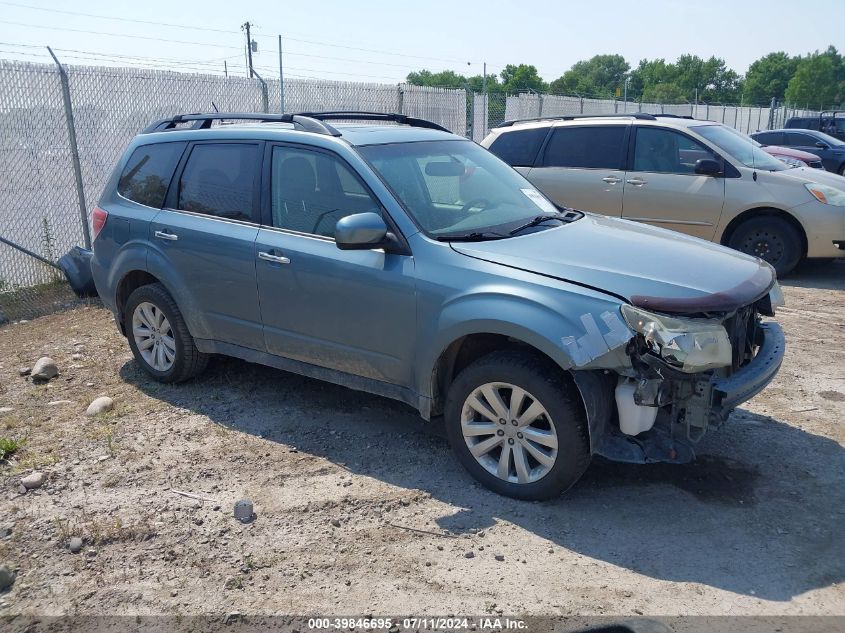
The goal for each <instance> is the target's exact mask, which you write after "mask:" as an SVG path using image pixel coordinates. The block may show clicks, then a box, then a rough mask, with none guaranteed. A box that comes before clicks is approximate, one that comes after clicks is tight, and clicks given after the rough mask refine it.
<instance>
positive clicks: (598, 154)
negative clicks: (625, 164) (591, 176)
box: [543, 125, 627, 169]
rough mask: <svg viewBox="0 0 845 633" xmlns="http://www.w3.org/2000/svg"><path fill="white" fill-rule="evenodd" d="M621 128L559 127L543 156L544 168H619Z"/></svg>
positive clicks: (621, 143) (623, 129)
mask: <svg viewBox="0 0 845 633" xmlns="http://www.w3.org/2000/svg"><path fill="white" fill-rule="evenodd" d="M626 129H627V126H624V125H603V126H601V127H580V126H579V127H559V128H556V129H555V131H554V132H553V133H552V138H551V139H550V140H549V144H548V145H547V146H546V151H545V155H544V157H543V165H544V166H545V167H581V168H584V169H622V156H623V148H624V141H625V130H626Z"/></svg>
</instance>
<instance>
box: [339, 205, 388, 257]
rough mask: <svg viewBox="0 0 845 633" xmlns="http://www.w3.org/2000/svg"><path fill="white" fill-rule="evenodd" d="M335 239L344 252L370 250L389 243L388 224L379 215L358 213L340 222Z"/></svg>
mask: <svg viewBox="0 0 845 633" xmlns="http://www.w3.org/2000/svg"><path fill="white" fill-rule="evenodd" d="M334 239H335V242H336V243H337V247H338V248H339V249H340V250H342V251H354V250H369V249H371V248H379V247H381V246H384V245H385V243H386V242H387V241H388V232H387V224H385V223H384V219H383V218H382V217H381V216H380V215H379V214H378V213H356V214H354V215H347V216H346V217H345V218H341V219H340V220H338V222H337V224H336V225H335V228H334Z"/></svg>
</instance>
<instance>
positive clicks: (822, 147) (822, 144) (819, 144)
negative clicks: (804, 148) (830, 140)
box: [816, 141, 827, 149]
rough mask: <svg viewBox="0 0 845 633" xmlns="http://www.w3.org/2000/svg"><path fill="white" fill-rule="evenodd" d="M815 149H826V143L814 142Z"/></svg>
mask: <svg viewBox="0 0 845 633" xmlns="http://www.w3.org/2000/svg"><path fill="white" fill-rule="evenodd" d="M816 147H820V148H821V149H827V143H825V142H823V141H816Z"/></svg>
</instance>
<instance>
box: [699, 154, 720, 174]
mask: <svg viewBox="0 0 845 633" xmlns="http://www.w3.org/2000/svg"><path fill="white" fill-rule="evenodd" d="M695 173H697V174H701V175H702V176H718V175H719V174H721V173H722V166H721V165H720V164H719V161H717V160H713V159H712V158H700V159H698V160H697V161H695Z"/></svg>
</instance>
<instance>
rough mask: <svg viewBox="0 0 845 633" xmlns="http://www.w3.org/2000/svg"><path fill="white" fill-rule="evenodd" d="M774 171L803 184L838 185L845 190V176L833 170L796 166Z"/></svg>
mask: <svg viewBox="0 0 845 633" xmlns="http://www.w3.org/2000/svg"><path fill="white" fill-rule="evenodd" d="M772 173H774V174H778V175H783V176H786V177H788V178H794V179H795V180H797V181H799V182H801V184H804V183H809V182H814V183H818V184H820V185H828V186H830V187H836V188H837V189H841V190H842V191H845V176H840V175H839V174H834V173H833V172H831V171H824V170H823V169H813V168H811V167H795V168H794V169H785V170H783V171H776V172H772Z"/></svg>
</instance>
